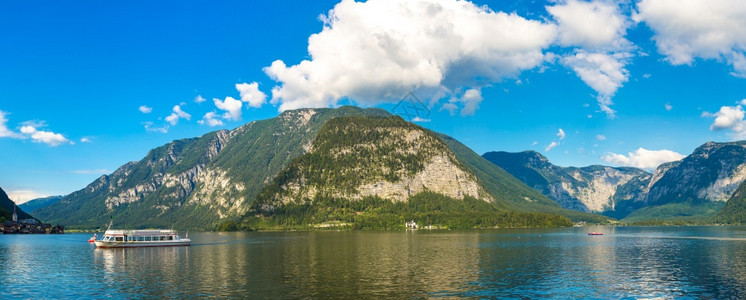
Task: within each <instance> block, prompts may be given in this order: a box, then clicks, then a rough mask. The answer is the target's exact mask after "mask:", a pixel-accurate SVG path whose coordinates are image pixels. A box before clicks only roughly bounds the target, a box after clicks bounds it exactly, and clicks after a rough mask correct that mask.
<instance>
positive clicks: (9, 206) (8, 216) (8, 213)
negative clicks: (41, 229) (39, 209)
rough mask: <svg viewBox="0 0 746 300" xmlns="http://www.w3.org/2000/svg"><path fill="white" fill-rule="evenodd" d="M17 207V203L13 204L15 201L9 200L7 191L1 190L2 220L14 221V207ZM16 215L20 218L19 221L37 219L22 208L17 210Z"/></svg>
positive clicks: (0, 218)
mask: <svg viewBox="0 0 746 300" xmlns="http://www.w3.org/2000/svg"><path fill="white" fill-rule="evenodd" d="M15 205H16V203H15V202H13V200H10V198H8V194H6V193H5V191H3V189H2V188H0V220H2V219H5V220H12V218H13V207H14V206H15ZM16 215H17V216H18V220H23V219H35V218H34V217H32V216H31V215H29V214H27V213H26V212H25V211H24V210H23V209H21V208H16Z"/></svg>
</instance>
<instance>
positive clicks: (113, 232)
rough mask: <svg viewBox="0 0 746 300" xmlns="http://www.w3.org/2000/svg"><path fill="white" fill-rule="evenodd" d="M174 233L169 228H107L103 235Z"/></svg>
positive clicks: (174, 232)
mask: <svg viewBox="0 0 746 300" xmlns="http://www.w3.org/2000/svg"><path fill="white" fill-rule="evenodd" d="M124 234H126V235H175V234H176V231H174V230H171V229H144V230H121V229H109V230H107V231H106V232H105V233H104V235H124Z"/></svg>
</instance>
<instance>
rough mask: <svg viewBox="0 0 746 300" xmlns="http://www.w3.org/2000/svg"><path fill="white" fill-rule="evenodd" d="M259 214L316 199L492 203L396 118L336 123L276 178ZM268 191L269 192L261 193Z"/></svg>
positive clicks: (431, 141)
mask: <svg viewBox="0 0 746 300" xmlns="http://www.w3.org/2000/svg"><path fill="white" fill-rule="evenodd" d="M278 178H279V181H276V182H275V183H274V185H275V186H276V187H277V189H276V192H274V193H272V192H269V190H271V188H269V190H268V191H267V192H266V193H269V194H266V195H264V196H265V198H264V199H262V201H263V203H262V205H263V206H262V207H263V209H271V207H272V206H273V205H277V204H280V203H283V204H288V203H293V202H298V201H307V200H311V199H314V198H316V197H319V196H321V197H330V198H337V199H348V200H351V201H354V200H359V199H362V198H365V197H379V198H382V199H387V200H391V201H408V200H409V199H410V198H411V197H412V196H414V195H417V194H419V193H422V192H433V193H437V194H441V195H445V196H448V197H451V198H455V199H464V197H473V198H477V199H482V200H485V201H492V200H493V198H492V196H490V195H489V193H487V192H486V191H485V189H484V188H483V187H482V185H481V184H480V183H479V181H478V179H477V177H476V176H475V175H474V174H472V173H471V172H470V171H468V170H467V169H466V168H465V167H463V166H462V165H461V163H460V162H459V161H458V160H457V159H456V157H455V155H454V154H453V153H452V152H451V151H450V150H449V149H448V147H447V146H446V145H445V144H444V143H443V142H442V141H441V140H440V139H439V138H438V137H437V136H435V135H434V134H433V133H432V132H429V131H427V130H426V129H423V128H421V127H419V126H416V125H413V124H411V123H408V122H405V121H404V120H402V119H401V118H398V117H388V118H353V117H345V118H338V119H334V120H332V121H330V122H328V123H327V124H326V125H325V126H324V128H322V130H321V131H320V132H319V134H318V135H317V137H316V139H315V140H314V142H313V144H312V145H311V147H310V151H309V152H308V153H307V154H305V155H303V156H301V157H299V158H298V159H297V160H296V161H295V162H294V163H291V164H290V165H289V166H288V167H287V168H286V169H285V170H283V172H281V173H280V175H278ZM265 190H267V189H265Z"/></svg>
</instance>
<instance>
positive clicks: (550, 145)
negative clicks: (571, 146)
mask: <svg viewBox="0 0 746 300" xmlns="http://www.w3.org/2000/svg"><path fill="white" fill-rule="evenodd" d="M558 145H559V143H558V142H551V143H549V145H547V147H546V148H544V151H545V152H549V150H552V148H554V147H557V146H558Z"/></svg>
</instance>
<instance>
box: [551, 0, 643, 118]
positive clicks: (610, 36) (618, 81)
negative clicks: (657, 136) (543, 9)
mask: <svg viewBox="0 0 746 300" xmlns="http://www.w3.org/2000/svg"><path fill="white" fill-rule="evenodd" d="M547 11H548V12H549V14H550V15H551V16H552V18H553V19H554V20H555V21H556V22H557V24H558V29H559V30H558V35H559V36H558V39H559V44H560V45H563V46H567V47H570V46H575V47H580V48H578V49H576V50H575V52H574V53H573V54H570V55H565V56H564V57H563V58H562V60H561V61H562V63H563V64H564V65H566V66H567V67H569V68H571V69H572V70H573V71H575V73H576V74H577V75H578V77H580V79H581V80H582V81H583V82H585V84H587V85H588V86H590V87H591V88H592V89H593V90H595V91H596V92H597V93H598V96H597V101H598V105H599V107H600V108H601V110H602V111H603V112H605V113H606V114H607V115H608V116H609V117H611V118H613V117H614V113H615V111H614V110H613V109H612V108H611V105H612V104H613V102H612V101H611V98H612V97H613V96H614V93H616V91H617V90H618V89H619V88H620V87H621V86H622V85H623V84H624V83H625V82H627V81H628V79H629V72H628V71H627V69H626V68H625V66H626V65H627V64H628V63H629V59H630V58H631V57H632V53H631V51H632V50H633V49H634V46H633V45H632V43H631V42H630V41H628V40H627V39H626V38H624V36H625V35H626V31H627V28H628V27H629V25H630V24H631V22H630V21H629V20H628V18H627V16H625V15H624V14H623V13H622V12H621V11H620V10H619V8H618V7H617V5H616V4H615V3H613V2H609V1H589V2H586V1H577V0H569V1H560V2H559V3H558V4H556V5H554V6H547Z"/></svg>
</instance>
